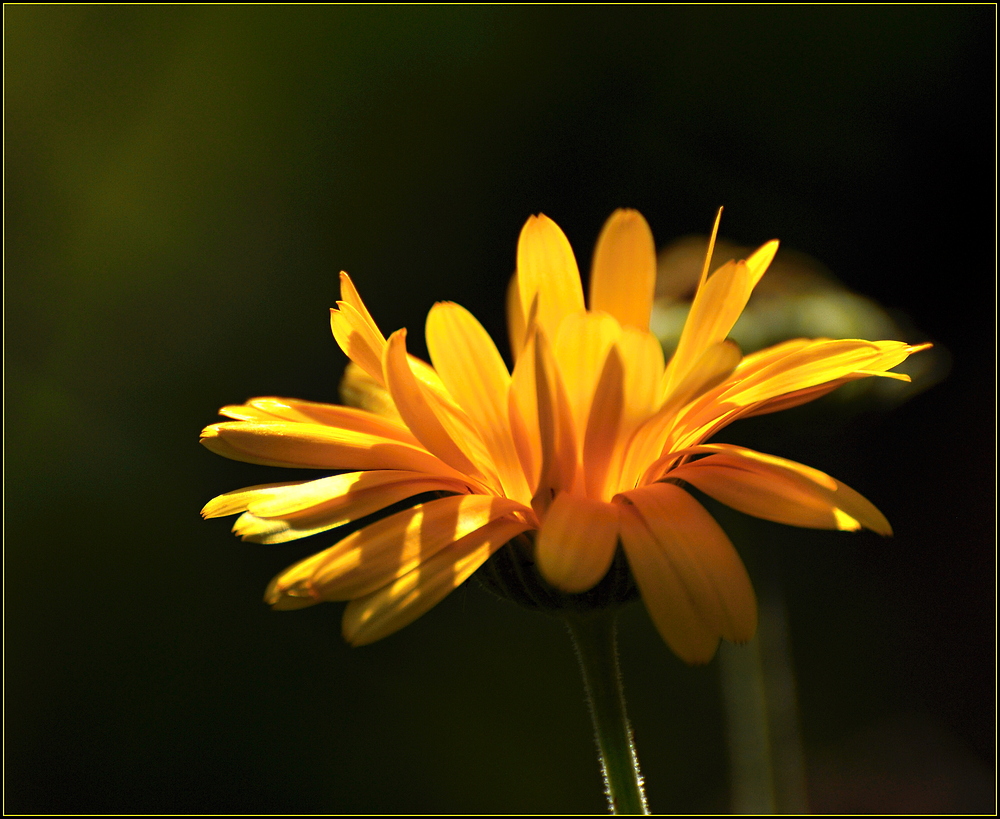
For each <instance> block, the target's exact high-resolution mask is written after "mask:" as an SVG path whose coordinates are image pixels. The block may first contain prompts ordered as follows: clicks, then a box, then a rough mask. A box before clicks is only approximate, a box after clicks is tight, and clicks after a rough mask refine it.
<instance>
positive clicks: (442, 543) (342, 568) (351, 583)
mask: <svg viewBox="0 0 1000 819" xmlns="http://www.w3.org/2000/svg"><path fill="white" fill-rule="evenodd" d="M519 508H521V507H520V506H519V504H517V503H514V502H513V501H509V500H506V499H505V498H495V497H489V496H486V495H452V496H449V497H446V498H439V499H438V500H433V501H428V502H427V503H422V504H419V505H417V506H414V507H413V508H412V509H406V510H404V511H402V512H397V513H396V514H395V515H391V516H390V517H387V518H383V519H382V520H379V521H376V522H375V523H373V524H371V525H370V526H366V527H365V528H364V529H361V530H359V531H357V532H354V533H353V534H350V535H348V536H347V537H346V538H344V539H343V540H342V541H340V542H339V543H337V544H336V545H335V546H332V547H330V548H329V549H326V550H325V551H322V552H319V553H318V554H315V555H313V556H312V557H308V558H306V559H305V560H303V561H301V562H300V563H297V564H296V565H294V566H292V567H291V568H289V569H286V570H285V571H284V572H282V573H281V574H280V575H278V576H277V577H276V578H275V579H274V580H272V581H271V584H270V585H269V586H268V589H267V592H266V593H265V597H264V599H265V601H266V602H268V603H270V604H271V605H273V606H274V607H275V608H286V607H291V608H299V607H301V605H302V602H303V600H308V601H310V602H312V603H316V602H319V601H321V600H350V599H351V598H354V597H361V596H362V595H366V594H371V593H372V592H374V591H377V590H378V589H380V588H381V587H382V586H385V585H387V584H388V583H391V582H392V581H393V580H395V579H396V578H399V577H402V576H403V575H405V574H406V573H407V572H409V571H412V570H413V569H415V568H416V567H417V566H419V565H420V564H421V563H424V562H426V561H427V560H429V559H430V558H431V557H432V556H433V555H435V554H436V553H437V552H438V551H440V550H441V549H443V548H445V547H446V546H448V545H450V544H452V543H454V542H455V541H456V540H459V539H460V538H463V537H465V536H466V535H468V534H470V533H471V532H474V531H476V530H477V529H480V528H482V527H483V526H484V525H486V524H487V523H489V522H490V521H492V520H496V519H497V518H499V517H503V516H504V515H507V514H509V513H511V512H513V511H516V510H518V509H519Z"/></svg>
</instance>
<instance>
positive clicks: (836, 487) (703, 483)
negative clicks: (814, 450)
mask: <svg viewBox="0 0 1000 819" xmlns="http://www.w3.org/2000/svg"><path fill="white" fill-rule="evenodd" d="M698 449H699V450H700V451H705V452H715V453H717V454H712V455H710V456H709V457H707V458H702V459H701V460H697V461H693V462H691V463H688V464H685V465H684V466H681V467H678V468H677V469H674V470H672V471H671V472H670V477H671V478H681V479H683V480H685V481H687V482H688V483H690V484H692V485H693V486H695V487H697V488H698V489H700V490H701V491H702V492H704V493H705V494H706V495H710V496H711V497H713V498H715V499H716V500H718V501H720V502H722V503H724V504H726V505H727V506H731V507H733V509H737V510H739V511H740V512H744V513H746V514H748V515H754V516H755V517H758V518H764V519H765V520H773V521H776V522H778V523H787V524H789V525H791V526H807V527H812V528H816V529H842V530H845V531H855V530H857V529H860V528H861V527H862V526H864V527H865V528H868V529H871V530H872V531H874V532H878V533H879V534H880V535H891V534H892V528H891V527H890V526H889V522H888V521H887V520H886V519H885V516H884V515H883V514H882V513H881V512H879V510H878V509H876V508H875V506H874V505H873V504H872V503H871V502H870V501H868V500H867V499H866V498H864V497H863V496H862V495H860V494H859V493H857V492H855V491H854V490H853V489H851V488H850V487H849V486H847V485H845V484H843V483H841V482H840V481H837V480H835V479H834V478H831V477H830V476H829V475H827V474H825V473H823V472H820V471H819V470H818V469H813V468H812V467H808V466H804V465H803V464H799V463H796V462H795V461H789V460H786V459H784V458H778V457H777V456H775V455H765V454H764V453H762V452H754V451H753V450H750V449H745V448H743V447H736V446H731V445H727V444H715V445H705V446H703V447H699V448H698Z"/></svg>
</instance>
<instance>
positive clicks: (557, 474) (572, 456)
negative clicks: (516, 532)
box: [531, 328, 577, 515]
mask: <svg viewBox="0 0 1000 819" xmlns="http://www.w3.org/2000/svg"><path fill="white" fill-rule="evenodd" d="M533 343H534V350H535V367H534V370H535V394H536V398H537V401H538V405H537V406H538V440H539V442H540V444H541V467H540V470H539V478H538V486H537V487H536V489H535V493H534V495H533V497H532V499H531V505H532V508H534V510H535V512H536V513H537V514H538V515H542V514H544V512H545V510H546V509H548V506H549V504H550V503H551V502H552V499H553V498H554V497H555V495H556V494H557V493H558V492H561V491H570V490H572V488H573V485H574V482H575V480H576V474H577V448H576V430H575V427H574V424H573V416H572V414H571V412H570V408H569V401H568V399H567V398H566V389H565V387H563V383H562V378H561V377H560V374H559V368H558V366H556V363H555V361H554V360H553V358H552V352H551V350H550V349H549V345H548V341H547V339H546V337H545V333H544V332H543V330H542V329H541V328H538V330H537V331H536V333H535V338H534V342H533Z"/></svg>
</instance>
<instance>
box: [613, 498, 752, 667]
mask: <svg viewBox="0 0 1000 819" xmlns="http://www.w3.org/2000/svg"><path fill="white" fill-rule="evenodd" d="M618 500H619V502H620V503H621V504H622V509H621V539H622V545H623V546H624V548H625V554H626V556H627V557H628V562H629V566H630V567H631V569H632V574H633V575H634V577H635V580H636V583H637V584H638V586H639V590H640V592H641V594H642V600H643V603H644V604H645V605H646V608H647V610H648V611H649V613H650V616H651V617H652V619H653V623H654V624H655V625H656V628H657V630H658V631H659V632H660V635H661V636H662V637H663V639H664V640H666V642H667V644H668V645H669V646H670V647H671V648H672V649H673V650H674V651H675V652H676V653H677V654H678V656H680V657H681V659H683V660H685V661H686V662H689V663H706V662H708V661H709V660H710V659H712V656H713V655H714V654H715V649H716V647H717V646H718V643H719V638H720V637H724V638H725V639H727V640H731V641H734V642H745V641H747V640H749V639H750V638H751V637H753V635H754V632H755V631H756V628H757V603H756V598H755V597H754V593H753V587H752V586H751V585H750V578H749V577H748V576H747V572H746V569H745V568H744V566H743V562H742V561H741V560H740V558H739V555H737V554H736V550H735V549H734V548H733V545H732V544H731V543H730V542H729V538H728V537H726V534H725V532H723V531H722V529H721V528H720V527H719V524H717V523H716V522H715V520H714V519H713V518H712V516H711V515H709V514H708V512H707V511H705V509H704V507H702V505H701V504H700V503H698V502H697V501H696V500H695V499H694V498H692V497H691V496H690V495H689V494H688V493H687V492H685V491H684V490H683V489H680V488H679V487H677V486H674V485H672V484H666V483H657V484H652V485H650V486H646V487H642V488H641V489H634V490H631V491H629V492H627V493H624V494H623V495H620V496H618Z"/></svg>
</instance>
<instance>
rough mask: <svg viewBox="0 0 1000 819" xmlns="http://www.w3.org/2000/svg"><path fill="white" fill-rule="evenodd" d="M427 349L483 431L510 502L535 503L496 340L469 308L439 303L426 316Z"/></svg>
mask: <svg viewBox="0 0 1000 819" xmlns="http://www.w3.org/2000/svg"><path fill="white" fill-rule="evenodd" d="M427 349H428V350H429V351H430V354H431V360H432V361H433V362H434V368H435V370H436V371H437V373H438V375H439V376H440V377H441V381H442V382H443V383H444V385H445V387H447V389H448V392H449V393H450V394H451V396H452V397H453V398H454V399H455V402H456V403H457V404H458V405H459V406H460V407H461V408H462V409H463V410H465V412H466V414H467V415H468V416H469V418H470V419H471V420H472V422H473V424H474V425H475V426H476V428H477V429H478V431H479V436H480V438H481V440H482V442H483V444H484V445H485V447H486V450H487V452H489V454H490V456H491V458H492V461H493V466H494V467H495V469H496V473H497V475H498V477H499V479H500V483H501V484H502V486H503V489H504V494H505V495H506V496H507V497H509V498H516V499H519V500H524V501H525V502H527V501H528V499H529V498H530V497H531V493H530V491H529V490H528V483H527V480H526V479H525V477H524V473H523V472H522V471H521V465H520V461H519V460H518V456H517V451H516V449H515V448H514V440H513V438H512V437H511V431H510V421H509V404H508V395H507V394H508V392H509V390H510V373H509V372H507V366H506V365H505V364H504V363H503V359H502V358H501V357H500V353H499V352H498V351H497V348H496V345H495V344H494V343H493V339H492V338H490V335H489V333H487V332H486V330H485V329H483V326H482V325H481V324H480V323H479V322H478V321H477V320H476V318H475V317H474V316H473V315H472V314H471V313H470V312H469V311H468V310H466V309H465V308H464V307H459V306H458V305H457V304H452V303H450V302H439V303H438V304H435V305H434V307H432V308H431V311H430V313H429V314H428V316H427Z"/></svg>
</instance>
